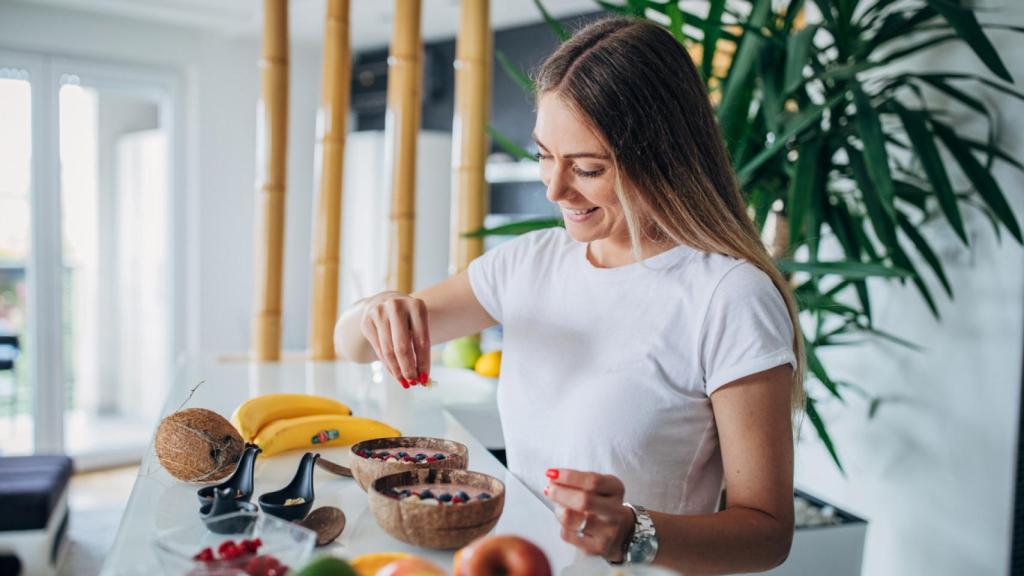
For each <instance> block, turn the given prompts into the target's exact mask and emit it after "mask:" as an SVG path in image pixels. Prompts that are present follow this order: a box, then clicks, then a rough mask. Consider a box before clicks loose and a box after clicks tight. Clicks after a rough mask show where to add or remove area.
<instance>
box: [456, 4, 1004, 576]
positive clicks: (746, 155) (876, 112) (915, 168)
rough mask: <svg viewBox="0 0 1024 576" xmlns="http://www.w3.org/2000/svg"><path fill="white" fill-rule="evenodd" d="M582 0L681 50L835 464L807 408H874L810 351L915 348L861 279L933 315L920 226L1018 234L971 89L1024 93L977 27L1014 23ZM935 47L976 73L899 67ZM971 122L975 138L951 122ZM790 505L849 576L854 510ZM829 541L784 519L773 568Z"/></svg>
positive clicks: (813, 8) (928, 12)
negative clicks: (874, 343) (800, 350)
mask: <svg viewBox="0 0 1024 576" xmlns="http://www.w3.org/2000/svg"><path fill="white" fill-rule="evenodd" d="M535 3H536V4H537V6H538V8H539V9H540V12H541V14H542V15H543V16H544V19H545V20H546V21H547V22H548V24H549V25H550V27H551V28H552V30H553V32H554V33H555V34H556V35H557V36H558V37H559V38H560V39H564V38H566V37H568V34H567V33H566V31H565V30H564V29H563V28H562V26H561V25H560V24H559V22H557V21H556V20H554V19H553V18H551V16H550V15H549V14H548V13H547V11H546V10H545V9H544V6H543V5H542V4H541V2H540V0H535ZM597 3H598V4H600V5H601V7H603V8H604V9H605V10H607V11H610V12H614V13H618V14H625V15H629V16H632V17H636V18H647V19H651V20H654V21H656V22H658V23H659V24H661V25H663V26H664V27H665V28H666V29H667V30H669V31H670V32H671V33H672V34H673V35H674V36H675V37H676V38H677V39H678V40H679V42H681V43H683V44H684V45H685V46H686V47H687V49H688V50H689V51H690V53H691V55H693V57H694V60H695V62H696V63H697V65H698V68H699V69H700V71H701V74H702V76H703V78H704V80H705V82H706V84H707V88H708V91H709V93H710V95H711V97H712V100H713V101H714V102H715V103H716V106H717V113H718V119H719V124H720V126H721V129H722V132H723V135H724V137H725V139H726V143H727V145H728V147H729V151H730V153H731V155H732V159H733V163H734V165H735V167H736V170H737V174H738V177H739V179H740V181H741V183H742V186H743V189H744V191H745V193H746V195H747V198H748V202H749V205H750V207H751V217H752V218H753V219H754V221H755V223H756V224H757V225H758V227H759V228H760V229H761V230H762V233H763V235H764V237H765V241H766V243H767V244H768V245H769V247H770V250H771V252H772V254H773V256H775V258H776V262H777V264H778V266H779V267H780V269H781V270H782V271H783V272H785V273H787V274H788V275H789V277H790V278H791V281H792V283H793V286H794V290H795V292H796V295H797V299H798V302H799V304H800V307H801V311H802V312H801V319H802V321H803V322H804V328H805V338H806V344H807V359H808V368H809V370H810V375H809V376H810V378H808V390H807V403H806V417H807V420H808V421H809V423H810V424H811V426H812V427H813V428H814V430H815V431H816V433H817V436H818V437H819V438H820V440H821V443H822V445H823V446H824V448H825V449H826V450H827V451H828V452H829V454H830V455H831V458H832V460H833V461H834V463H835V465H836V466H837V467H838V468H839V470H840V471H842V470H843V465H842V460H841V458H840V455H839V450H838V448H837V447H836V446H835V445H834V443H833V442H832V439H831V437H830V436H829V433H828V427H827V425H826V423H825V422H824V421H823V419H822V418H821V416H820V414H819V411H818V409H817V405H818V403H819V402H822V401H824V400H826V399H830V398H831V399H835V400H838V401H843V400H844V397H845V395H846V394H851V393H852V394H860V395H864V396H866V397H867V398H868V400H869V403H868V405H869V415H873V414H874V413H875V412H876V411H877V409H878V408H879V406H880V404H881V399H879V398H876V397H871V395H870V394H869V393H868V392H867V391H865V389H864V388H862V387H860V386H858V385H857V384H856V383H855V382H847V381H840V380H837V379H834V378H832V377H831V376H830V375H829V371H828V368H827V364H826V362H825V361H823V359H822V355H821V354H820V353H821V352H822V351H824V350H826V349H829V348H832V347H838V346H849V345H854V344H856V343H859V342H863V341H865V340H868V339H879V338H880V339H885V340H888V341H891V342H895V343H897V344H900V345H902V346H908V347H915V345H914V344H913V343H912V342H909V341H907V340H905V339H903V338H901V337H900V336H898V335H895V334H891V333H888V332H886V331H883V330H881V329H879V328H878V327H876V326H875V325H874V323H873V321H872V305H871V304H872V301H871V292H870V290H869V289H868V280H869V279H873V278H878V279H887V280H890V281H896V282H902V283H905V282H911V283H912V284H913V285H914V286H915V287H916V290H917V293H918V294H919V295H920V298H921V299H922V300H923V301H924V302H925V304H926V305H927V306H928V308H929V309H930V310H931V311H932V313H933V314H934V315H935V317H936V318H938V317H939V309H938V307H937V305H936V297H938V295H937V291H939V290H941V291H942V292H943V293H945V297H947V298H950V299H952V298H953V297H954V294H953V290H952V287H951V285H950V282H949V281H948V279H947V277H946V274H945V271H944V268H943V262H942V259H941V258H940V257H939V255H938V252H937V251H936V250H935V248H934V247H933V246H932V244H931V243H930V242H929V240H928V239H927V238H926V237H925V236H924V235H922V234H921V232H920V227H921V225H922V224H925V223H930V225H932V226H938V227H942V228H945V229H946V230H948V231H950V232H951V233H952V234H953V235H955V237H956V238H958V239H959V241H961V242H963V243H964V244H965V245H967V244H968V243H969V238H970V236H969V234H968V227H967V223H968V222H969V219H967V218H965V213H966V212H967V211H977V212H979V213H980V214H982V215H984V217H985V218H986V219H987V220H988V222H989V223H990V224H991V226H992V227H993V229H994V230H995V232H996V234H997V236H1001V235H1002V233H1003V232H1006V233H1008V235H1009V236H1010V237H1012V239H1013V241H1015V242H1017V243H1018V244H1020V243H1022V235H1021V229H1020V225H1019V224H1018V222H1017V219H1016V218H1015V216H1014V214H1013V211H1012V209H1011V208H1010V205H1009V203H1008V202H1007V200H1006V197H1005V195H1004V193H1003V191H1002V190H1001V189H1000V186H999V183H998V182H997V181H996V179H995V178H994V177H993V176H992V170H993V166H994V164H995V163H996V162H1005V163H1008V164H1010V165H1012V166H1014V167H1016V168H1017V169H1020V170H1022V171H1024V164H1021V162H1020V161H1018V160H1017V159H1015V158H1013V157H1012V156H1011V155H1010V154H1008V153H1007V152H1006V151H1005V150H1004V149H1002V148H1001V147H1000V146H999V130H998V128H999V126H998V125H997V124H996V123H995V122H994V114H993V111H992V110H990V108H989V106H988V105H987V104H986V102H985V101H984V100H983V99H981V98H979V97H977V95H976V94H977V93H978V89H979V87H987V88H989V89H994V90H998V91H1000V92H1003V93H1005V94H1009V95H1011V96H1013V97H1015V98H1018V99H1021V100H1024V94H1021V93H1020V92H1018V91H1016V90H1014V88H1013V87H1012V84H1013V78H1012V77H1011V75H1010V72H1009V70H1007V68H1006V66H1005V64H1004V63H1003V61H1002V59H1001V58H1000V55H999V54H998V52H997V51H996V49H995V48H994V46H993V45H992V43H991V42H990V40H989V38H988V37H987V35H986V29H1004V30H1010V31H1013V32H1022V31H1024V29H1020V28H1016V27H1013V26H1007V25H1002V24H982V23H980V22H979V20H978V18H977V15H976V14H975V11H974V10H972V9H971V8H969V7H967V6H966V5H965V4H963V2H962V0H809V1H805V0H783V1H779V0H776V1H772V0H709V1H708V2H705V3H702V9H701V11H700V12H699V13H697V12H694V11H690V10H688V9H686V6H688V5H689V4H690V3H686V2H682V3H680V2H677V1H675V0H667V1H665V0H621V1H620V2H617V3H616V2H608V1H602V0H598V1H597ZM948 43H960V44H963V45H965V46H966V47H968V48H969V49H970V50H971V51H973V53H974V54H975V55H976V56H977V58H978V60H979V61H980V63H981V65H982V66H984V69H985V70H984V72H980V73H977V74H965V73H958V72H943V71H926V72H924V71H919V70H915V69H914V68H912V67H911V66H909V65H908V62H909V61H910V60H911V59H912V58H914V57H915V56H917V55H919V54H921V53H923V52H925V51H927V50H929V49H930V48H933V47H935V46H938V45H942V44H948ZM496 56H497V60H498V63H499V64H500V65H501V66H502V67H504V68H505V70H506V72H507V73H508V74H510V75H511V76H512V77H513V78H514V79H516V80H517V82H519V83H520V84H521V85H522V86H523V88H524V89H526V90H531V91H532V89H533V87H532V84H531V83H530V80H529V77H528V76H527V75H526V74H524V73H523V72H522V70H521V69H519V68H518V67H516V65H515V64H514V63H512V62H511V61H510V59H509V58H507V57H506V56H505V55H504V54H501V53H498V54H497V55H496ZM936 96H941V99H939V98H936ZM938 100H941V105H936V101H938ZM979 122H980V123H981V124H983V125H985V126H987V128H988V130H987V137H978V138H975V137H971V136H968V135H965V134H963V133H961V131H959V130H958V129H957V128H956V127H955V126H959V125H962V124H975V123H979ZM491 136H492V138H493V139H494V140H495V142H496V143H497V144H498V145H499V146H500V147H501V148H503V149H504V150H505V151H506V152H508V153H511V154H512V155H514V156H516V157H518V158H520V159H522V160H523V161H527V160H528V159H531V158H532V155H531V154H530V153H529V152H528V151H527V150H525V149H524V148H523V147H521V146H519V145H518V143H516V142H512V141H510V140H509V139H508V138H506V137H504V136H503V135H502V134H501V133H500V132H499V131H497V130H495V129H493V128H492V129H491ZM957 182H963V183H965V184H964V185H960V186H958V185H957V184H956V183H957ZM555 225H559V221H558V220H555V219H542V220H529V221H523V222H517V223H513V224H509V225H506V226H501V227H496V228H491V229H481V230H477V231H475V232H472V233H471V234H473V235H491V234H518V233H523V232H527V231H530V230H534V229H537V228H542V227H546V226H555ZM799 498H803V500H804V503H803V504H799ZM800 506H805V507H806V509H807V510H813V511H815V512H813V513H812V515H815V514H816V515H817V516H816V517H817V518H818V519H819V520H820V519H821V517H823V516H824V517H826V518H825V520H822V521H821V522H818V524H829V525H832V524H839V525H841V526H845V529H846V531H847V532H849V536H847V537H844V538H845V543H843V544H842V545H841V546H839V547H838V548H837V550H840V551H844V550H845V551H846V552H847V553H849V554H850V556H851V558H856V566H850V565H849V563H846V567H848V568H849V570H850V571H849V573H851V574H859V572H860V568H859V558H860V552H861V550H862V548H863V538H864V524H863V521H862V520H860V519H857V518H856V517H853V516H852V515H849V514H846V513H845V512H842V511H836V510H833V511H832V512H831V513H827V512H829V507H828V506H827V505H826V504H825V503H822V502H818V501H815V500H814V499H813V498H811V497H806V496H803V495H798V508H799V507H800ZM822 511H824V512H826V513H823V512H822ZM835 535H836V532H835V531H832V532H828V533H825V532H817V533H816V532H814V531H813V530H805V531H803V532H801V531H800V530H798V534H797V539H796V541H795V542H794V549H793V553H792V554H791V559H790V561H789V562H787V563H786V564H785V565H784V566H783V567H781V568H780V569H779V573H787V572H790V571H792V570H797V571H798V572H799V573H805V572H806V573H813V572H814V570H815V568H814V566H812V565H811V564H807V563H806V562H811V561H812V560H806V562H805V561H802V560H799V559H800V558H801V557H802V555H803V552H802V551H808V550H812V549H817V551H818V553H817V554H813V555H807V556H808V558H815V557H817V558H822V557H824V556H827V555H823V554H821V553H820V552H821V550H822V549H823V547H824V548H828V547H829V546H830V542H833V541H834V540H835V538H836V536H835ZM832 559H833V560H835V559H836V557H835V556H832ZM794 560H796V561H797V562H794ZM800 562H804V563H803V564H800ZM829 566H831V569H828V570H827V571H828V572H829V573H833V574H834V573H837V570H838V569H837V568H836V566H837V564H831V565H829ZM846 567H844V569H843V573H846V572H845V569H846ZM818 568H822V566H818ZM808 571H810V572H808ZM792 573H797V572H792Z"/></svg>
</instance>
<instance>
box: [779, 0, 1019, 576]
mask: <svg viewBox="0 0 1024 576" xmlns="http://www.w3.org/2000/svg"><path fill="white" fill-rule="evenodd" d="M994 7H996V8H1000V9H1001V10H1005V12H1001V13H997V14H992V13H987V14H984V15H983V17H982V18H983V19H986V18H987V19H988V20H989V21H999V22H1004V23H1007V24H1016V25H1021V24H1022V23H1024V3H1021V2H997V3H994ZM992 38H993V40H994V42H995V43H996V45H997V49H998V50H999V51H1000V53H1001V54H1002V55H1003V58H1004V61H1005V62H1006V64H1007V66H1008V67H1009V68H1010V69H1011V73H1012V74H1013V75H1014V77H1015V78H1016V79H1017V82H1018V90H1019V89H1020V87H1021V85H1022V84H1024V42H1022V41H1021V36H1020V35H1019V34H1018V35H1010V34H1006V33H998V32H994V33H992ZM915 68H917V69H919V70H924V69H929V68H931V69H936V70H949V69H956V70H961V71H965V72H981V71H982V70H983V68H982V65H981V64H980V63H979V62H978V60H977V59H976V58H975V57H974V56H973V55H972V54H971V53H970V52H969V51H968V50H967V49H965V48H962V47H959V46H957V47H948V48H943V49H940V50H935V51H933V52H932V53H930V54H928V55H926V56H924V57H922V58H920V59H919V60H917V61H916V62H915ZM970 92H971V93H972V94H974V95H976V96H979V97H982V98H984V99H985V100H986V101H988V102H990V103H992V104H994V105H995V107H996V108H997V110H999V120H1000V143H1001V144H1002V146H1004V147H1005V148H1006V149H1007V150H1009V151H1010V152H1011V153H1012V154H1013V155H1014V156H1016V157H1017V158H1018V159H1024V114H1022V112H1024V105H1022V103H1021V102H1020V101H1019V100H1015V99H1013V98H1010V97H1007V96H1005V95H1002V94H999V93H998V92H994V91H990V90H986V91H984V92H979V91H977V90H973V89H971V90H970ZM943 103H944V102H943V100H942V99H940V98H936V99H935V100H934V101H933V102H932V104H933V105H936V106H941V105H943ZM956 126H957V128H958V130H971V129H973V128H976V126H965V125H963V124H960V123H957V124H956ZM996 176H997V178H998V180H999V182H1000V184H1001V185H1002V188H1003V191H1004V193H1005V194H1006V196H1007V197H1008V199H1009V201H1010V202H1011V204H1012V205H1013V207H1014V209H1015V211H1016V214H1017V218H1018V221H1020V222H1024V197H1022V194H1021V191H1022V190H1024V175H1022V174H1021V172H1019V171H1017V170H1016V169H1014V168H1012V167H1009V166H1008V165H1006V164H1004V163H997V168H996ZM968 214H969V215H970V216H971V218H970V223H969V227H970V231H971V240H972V245H971V247H970V249H965V248H964V247H963V246H962V245H961V244H959V241H958V240H957V239H956V238H955V237H954V236H953V235H952V233H950V232H949V228H948V226H946V225H940V226H933V225H929V226H925V227H924V229H923V230H922V232H923V233H924V234H925V235H926V236H927V237H928V238H929V239H930V240H933V241H934V242H935V246H936V247H937V248H938V249H940V250H939V251H940V257H942V258H943V260H944V262H945V263H946V272H947V274H948V276H949V279H950V281H951V283H952V284H953V289H954V294H955V300H954V301H953V302H950V301H948V300H946V299H944V295H942V294H941V289H940V288H938V286H937V283H936V282H929V284H930V285H931V286H933V287H934V290H933V294H935V295H936V296H937V297H938V298H937V299H938V301H939V307H940V310H941V313H942V320H941V322H939V321H935V320H934V319H933V318H932V316H931V314H930V313H929V311H928V310H927V309H926V307H925V305H924V304H923V302H922V301H921V299H920V297H919V296H918V294H917V292H916V290H915V289H914V288H913V287H912V286H911V287H908V288H900V287H898V286H896V285H892V284H884V283H876V284H874V285H872V287H871V289H872V296H873V301H874V303H875V319H876V323H877V325H878V326H879V327H880V328H883V329H886V330H889V331H892V332H894V333H896V334H898V335H900V336H902V337H905V338H907V339H909V340H911V341H913V342H916V343H918V344H920V345H922V346H924V347H925V352H924V353H915V352H912V351H907V350H905V349H903V348H900V347H898V346H894V345H890V344H885V343H875V344H870V345H866V346H863V347H859V348H849V349H845V350H842V349H839V350H835V351H833V352H830V353H828V354H827V355H823V356H824V360H825V361H826V362H827V364H828V366H829V367H830V368H831V370H832V372H833V374H832V376H833V377H835V378H837V379H840V380H848V381H851V382H856V383H857V384H860V385H862V386H864V387H865V388H867V389H868V390H869V391H871V392H872V393H874V394H878V395H881V396H884V397H886V398H888V401H887V402H886V403H885V404H884V405H883V406H882V407H881V409H880V410H879V412H878V414H877V416H876V418H875V419H874V420H868V419H867V417H866V410H867V406H866V404H865V402H863V401H862V400H860V399H858V397H857V396H856V395H854V394H849V395H847V396H848V401H849V405H848V406H847V407H843V406H841V405H839V404H838V403H837V402H830V403H829V404H827V405H826V406H825V407H824V409H823V410H822V412H823V416H824V417H825V418H826V420H827V422H828V423H829V425H830V426H831V430H832V434H833V437H834V440H835V441H836V443H837V445H838V448H839V451H840V454H841V457H842V458H843V460H844V464H845V466H846V469H847V472H848V475H847V477H845V478H843V477H841V476H840V475H839V474H838V473H837V472H836V470H835V468H834V466H833V465H832V464H831V462H830V460H829V458H828V456H827V454H826V453H825V450H824V448H823V447H822V446H821V444H820V443H819V442H818V441H817V438H816V436H815V434H814V431H813V430H812V429H811V428H810V426H806V427H805V430H804V431H803V441H802V443H801V446H800V448H799V450H798V457H797V482H798V485H799V486H803V487H806V488H808V489H810V490H811V491H812V492H814V493H816V494H818V495H820V496H823V497H825V498H827V499H829V500H832V501H834V502H835V503H837V504H839V505H840V506H842V507H846V508H849V509H850V510H852V511H853V512H855V513H859V514H861V515H863V516H865V517H867V518H869V519H870V525H869V529H868V538H867V543H866V549H865V558H864V567H863V574H865V575H871V576H884V575H893V576H897V575H905V574H930V575H936V576H938V575H949V576H953V575H962V574H1007V573H1008V570H1009V555H1010V546H1009V545H1010V538H1011V532H1012V517H1011V515H1012V512H1013V510H1012V506H1013V481H1014V466H1015V464H1016V447H1017V444H1016V441H1017V422H1018V408H1019V405H1020V388H1021V362H1022V351H1024V345H1022V330H1024V249H1022V248H1021V246H1020V245H1018V244H1017V243H1016V242H1015V241H1014V240H1013V239H1012V238H1011V237H1009V236H1008V235H1006V234H1004V235H1003V236H1004V237H1003V241H1002V243H1001V244H1000V243H998V242H997V241H996V240H995V238H994V237H993V234H992V231H991V227H990V226H989V224H988V222H987V221H986V220H985V219H984V218H983V217H979V216H978V214H977V213H976V212H973V211H969V210H968V211H967V212H965V215H968ZM921 269H923V270H925V269H927V267H926V266H924V265H922V266H921ZM925 274H928V272H925Z"/></svg>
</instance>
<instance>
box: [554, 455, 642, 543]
mask: <svg viewBox="0 0 1024 576" xmlns="http://www.w3.org/2000/svg"><path fill="white" fill-rule="evenodd" d="M547 476H548V479H549V483H548V486H547V487H546V488H545V489H544V495H545V496H547V497H548V499H549V500H551V501H552V502H554V503H555V514H556V515H557V516H558V521H559V522H561V524H562V540H565V541H566V542H568V543H570V544H572V545H574V546H576V547H578V548H580V549H582V550H583V551H584V552H587V553H588V554H594V555H597V556H602V557H604V559H605V560H608V561H613V562H619V561H621V560H622V550H623V548H624V546H623V544H624V543H625V542H626V541H627V539H628V538H631V537H632V534H633V526H634V524H635V523H636V517H635V516H634V514H633V511H632V510H630V509H629V508H628V507H626V506H623V505H622V498H623V495H624V494H625V492H626V488H625V487H624V486H623V485H622V481H621V480H619V479H618V478H616V477H615V476H609V475H605V474H597V473H595V472H580V471H578V470H569V469H566V468H552V469H550V470H548V472H547Z"/></svg>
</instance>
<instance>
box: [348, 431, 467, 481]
mask: <svg viewBox="0 0 1024 576" xmlns="http://www.w3.org/2000/svg"><path fill="white" fill-rule="evenodd" d="M351 452H352V454H351V456H352V458H351V461H350V462H351V469H352V476H353V477H354V478H355V479H356V482H357V483H358V484H359V487H360V488H362V489H363V490H364V491H365V490H367V487H368V486H369V485H370V484H371V483H373V481H374V480H376V479H378V478H380V477H381V476H387V475H389V474H398V473H400V472H408V471H410V470H424V469H433V470H465V469H466V466H467V465H468V464H469V449H467V448H466V446H465V445H463V444H460V443H458V442H455V441H452V440H445V439H443V438H427V437H422V436H396V437H394V438H377V439H374V440H366V441H364V442H359V443H358V444H353V445H352V448H351Z"/></svg>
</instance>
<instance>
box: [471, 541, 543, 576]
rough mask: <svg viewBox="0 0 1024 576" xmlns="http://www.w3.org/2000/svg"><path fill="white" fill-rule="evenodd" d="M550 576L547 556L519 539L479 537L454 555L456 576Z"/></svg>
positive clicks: (529, 543)
mask: <svg viewBox="0 0 1024 576" xmlns="http://www.w3.org/2000/svg"><path fill="white" fill-rule="evenodd" d="M496 574H504V575H507V576H551V564H549V563H548V557H547V556H545V555H544V551H543V550H541V549H540V548H538V547H537V546H536V544H534V543H533V542H530V541H529V540H526V539H524V538H520V537H519V536H490V537H487V536H485V537H483V538H478V539H476V540H474V541H472V542H470V543H469V544H468V545H467V546H466V547H465V548H463V549H462V550H459V551H458V552H457V553H456V554H455V576H494V575H496Z"/></svg>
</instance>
